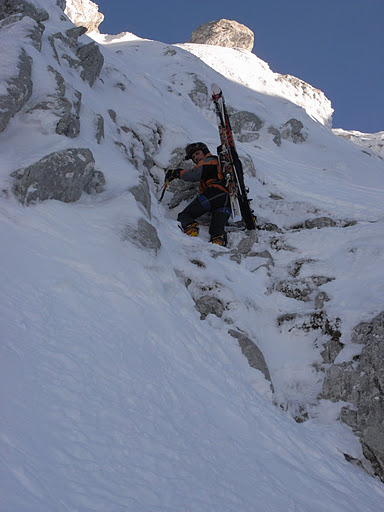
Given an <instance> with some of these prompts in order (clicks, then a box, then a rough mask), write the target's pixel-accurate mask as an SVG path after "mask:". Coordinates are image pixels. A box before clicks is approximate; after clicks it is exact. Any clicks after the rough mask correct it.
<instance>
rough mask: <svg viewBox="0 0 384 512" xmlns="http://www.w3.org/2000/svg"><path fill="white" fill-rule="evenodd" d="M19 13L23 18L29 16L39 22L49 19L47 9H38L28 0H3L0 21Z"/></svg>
mask: <svg viewBox="0 0 384 512" xmlns="http://www.w3.org/2000/svg"><path fill="white" fill-rule="evenodd" d="M19 13H20V14H22V15H23V16H29V17H30V18H32V19H34V20H35V21H37V22H42V21H45V20H47V19H48V18H49V15H48V13H47V11H46V10H45V9H42V8H38V7H36V6H35V5H33V3H30V2H28V1H27V0H2V2H1V3H0V20H2V19H4V18H7V17H8V16H11V15H12V14H19Z"/></svg>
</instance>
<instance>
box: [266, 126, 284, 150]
mask: <svg viewBox="0 0 384 512" xmlns="http://www.w3.org/2000/svg"><path fill="white" fill-rule="evenodd" d="M268 133H270V134H271V135H273V139H272V140H273V142H274V143H275V144H276V146H281V133H280V132H279V130H278V129H277V128H274V127H273V126H270V127H269V128H268Z"/></svg>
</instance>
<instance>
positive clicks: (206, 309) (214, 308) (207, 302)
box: [196, 295, 224, 320]
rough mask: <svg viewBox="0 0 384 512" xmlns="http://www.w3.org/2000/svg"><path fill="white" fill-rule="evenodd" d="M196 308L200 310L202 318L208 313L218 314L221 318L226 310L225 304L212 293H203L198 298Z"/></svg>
mask: <svg viewBox="0 0 384 512" xmlns="http://www.w3.org/2000/svg"><path fill="white" fill-rule="evenodd" d="M196 308H197V310H198V311H199V312H200V318H201V319H202V320H204V318H206V317H207V316H208V315H210V314H212V315H216V316H217V317H219V318H221V317H222V316H223V312H224V304H223V303H222V302H221V300H219V299H218V298H216V297H214V296H212V295H203V296H202V297H200V298H198V299H197V300H196Z"/></svg>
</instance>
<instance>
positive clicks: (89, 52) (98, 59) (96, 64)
mask: <svg viewBox="0 0 384 512" xmlns="http://www.w3.org/2000/svg"><path fill="white" fill-rule="evenodd" d="M76 56H77V58H78V59H79V60H80V65H81V67H82V68H83V70H82V72H81V73H80V76H81V78H82V79H83V80H85V81H86V82H88V83H89V85H90V86H91V87H92V85H93V84H94V83H95V80H96V78H98V76H99V75H100V71H101V69H102V67H103V64H104V57H103V54H102V53H101V51H100V48H99V47H98V45H97V44H96V43H95V42H92V43H89V44H86V45H84V46H81V47H80V48H79V49H78V50H77V52H76Z"/></svg>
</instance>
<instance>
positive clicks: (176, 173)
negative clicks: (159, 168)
mask: <svg viewBox="0 0 384 512" xmlns="http://www.w3.org/2000/svg"><path fill="white" fill-rule="evenodd" d="M182 170H183V169H168V170H167V172H166V174H165V181H166V182H168V183H169V182H170V181H173V180H175V179H179V178H180V172H181V171H182Z"/></svg>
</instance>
